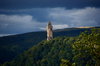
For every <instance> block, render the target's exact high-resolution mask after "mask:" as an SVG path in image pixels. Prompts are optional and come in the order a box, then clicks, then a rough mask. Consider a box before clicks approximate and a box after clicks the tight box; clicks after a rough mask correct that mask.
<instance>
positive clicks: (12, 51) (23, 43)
mask: <svg viewBox="0 0 100 66" xmlns="http://www.w3.org/2000/svg"><path fill="white" fill-rule="evenodd" d="M85 30H90V29H78V28H67V29H61V30H56V31H54V37H57V36H69V37H73V36H78V35H79V34H80V33H81V32H83V31H85ZM45 39H46V32H45V31H40V32H30V33H25V34H19V35H13V36H6V37H0V63H4V62H5V61H11V60H12V59H14V58H15V57H16V56H18V55H19V54H21V53H23V52H24V51H26V50H27V49H29V48H31V47H32V46H34V45H36V44H37V43H39V42H40V41H42V40H45Z"/></svg>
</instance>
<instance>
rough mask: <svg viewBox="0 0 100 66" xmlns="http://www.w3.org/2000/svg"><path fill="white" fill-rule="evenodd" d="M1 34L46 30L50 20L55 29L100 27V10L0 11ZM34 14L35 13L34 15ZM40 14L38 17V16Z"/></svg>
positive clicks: (33, 9)
mask: <svg viewBox="0 0 100 66" xmlns="http://www.w3.org/2000/svg"><path fill="white" fill-rule="evenodd" d="M0 11H3V12H5V13H9V12H10V14H4V13H3V14H0V34H16V33H24V32H31V31H39V30H44V29H45V27H46V24H47V23H48V21H49V20H51V21H52V23H53V27H54V29H62V28H70V27H81V26H100V20H99V19H100V8H95V7H86V8H81V9H66V8H61V7H60V8H32V9H24V10H23V9H22V10H0ZM32 12H33V13H32ZM37 14H38V15H37ZM38 16H39V17H38Z"/></svg>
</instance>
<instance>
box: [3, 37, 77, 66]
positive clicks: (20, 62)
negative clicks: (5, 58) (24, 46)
mask: <svg viewBox="0 0 100 66" xmlns="http://www.w3.org/2000/svg"><path fill="white" fill-rule="evenodd" d="M74 41H75V38H74V37H73V38H72V37H70V38H68V37H57V38H54V39H53V40H50V41H42V42H40V43H39V44H37V45H35V46H33V47H32V48H31V49H29V50H28V51H25V52H24V53H23V54H21V55H20V56H19V57H18V58H16V59H15V60H13V61H12V62H9V63H6V64H8V65H10V66H59V65H60V63H61V59H63V58H64V59H68V60H70V62H72V60H71V59H72V58H73V52H72V46H71V45H72V44H73V42H74ZM4 65H5V64H4ZM5 66H7V65H5Z"/></svg>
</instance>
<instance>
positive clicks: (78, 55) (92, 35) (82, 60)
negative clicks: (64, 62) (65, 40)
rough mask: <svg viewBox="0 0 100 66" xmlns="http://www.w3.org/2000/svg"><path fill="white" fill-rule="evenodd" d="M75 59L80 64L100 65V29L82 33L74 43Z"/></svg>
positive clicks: (88, 65)
mask: <svg viewBox="0 0 100 66" xmlns="http://www.w3.org/2000/svg"><path fill="white" fill-rule="evenodd" d="M73 48H74V52H75V56H74V60H75V63H77V65H78V66H84V65H86V66H99V65H100V29H99V28H98V29H92V31H91V32H84V33H82V34H81V35H80V36H79V38H78V39H77V41H76V42H75V43H74V44H73Z"/></svg>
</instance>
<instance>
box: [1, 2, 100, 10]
mask: <svg viewBox="0 0 100 66" xmlns="http://www.w3.org/2000/svg"><path fill="white" fill-rule="evenodd" d="M87 6H90V7H100V0H0V9H25V8H37V7H38V8H41V7H42V8H43V7H46V8H47V7H66V8H81V7H87Z"/></svg>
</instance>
